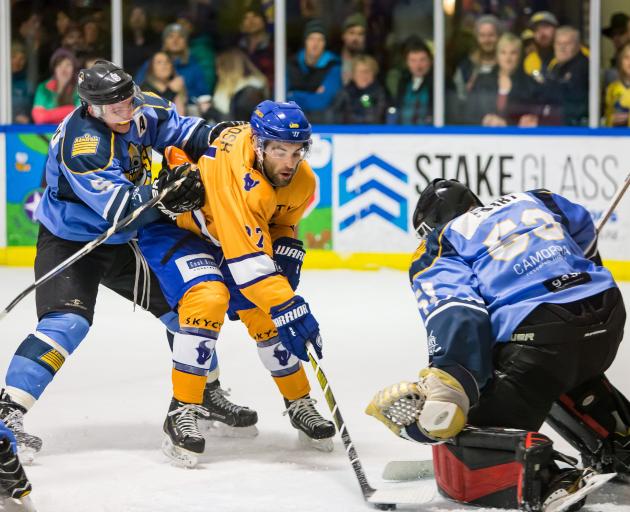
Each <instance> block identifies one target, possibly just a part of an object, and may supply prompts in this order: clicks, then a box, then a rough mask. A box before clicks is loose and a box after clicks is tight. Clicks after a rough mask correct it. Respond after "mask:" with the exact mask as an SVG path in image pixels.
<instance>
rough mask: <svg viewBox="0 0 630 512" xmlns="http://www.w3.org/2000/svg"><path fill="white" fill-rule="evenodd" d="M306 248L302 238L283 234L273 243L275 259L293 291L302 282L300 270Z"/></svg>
mask: <svg viewBox="0 0 630 512" xmlns="http://www.w3.org/2000/svg"><path fill="white" fill-rule="evenodd" d="M305 254H306V250H305V249H304V244H303V243H302V241H301V240H297V239H296V238H290V237H288V236H283V237H281V238H278V239H277V240H276V241H275V242H274V243H273V259H274V261H275V262H276V263H277V264H278V265H279V266H280V270H281V272H282V275H283V276H284V277H286V278H287V280H288V281H289V285H291V288H292V289H293V291H295V290H297V287H298V284H299V283H300V272H301V271H302V263H303V262H304V255H305Z"/></svg>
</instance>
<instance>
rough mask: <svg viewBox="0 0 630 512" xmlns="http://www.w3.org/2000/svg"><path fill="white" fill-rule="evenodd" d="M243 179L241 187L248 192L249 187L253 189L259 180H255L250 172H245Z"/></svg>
mask: <svg viewBox="0 0 630 512" xmlns="http://www.w3.org/2000/svg"><path fill="white" fill-rule="evenodd" d="M243 180H244V181H245V183H244V185H243V188H244V189H245V192H249V191H250V190H251V189H253V188H254V187H255V186H256V185H259V184H260V180H255V179H254V178H252V175H251V173H249V172H248V173H245V176H243Z"/></svg>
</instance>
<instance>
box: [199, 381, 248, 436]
mask: <svg viewBox="0 0 630 512" xmlns="http://www.w3.org/2000/svg"><path fill="white" fill-rule="evenodd" d="M228 396H230V391H229V390H226V389H223V388H221V383H220V382H219V381H218V380H215V381H214V382H210V383H208V384H206V389H205V390H204V392H203V406H204V408H205V409H206V410H207V411H208V413H209V416H208V417H207V418H205V419H207V420H209V423H206V422H204V423H202V425H203V426H204V427H206V428H207V433H208V434H209V435H211V436H219V437H255V436H257V435H258V429H257V428H256V426H255V425H256V423H257V422H258V413H257V412H256V411H254V410H253V409H250V408H249V407H245V406H242V405H237V404H235V403H233V402H231V401H230V400H228V399H227V397H228Z"/></svg>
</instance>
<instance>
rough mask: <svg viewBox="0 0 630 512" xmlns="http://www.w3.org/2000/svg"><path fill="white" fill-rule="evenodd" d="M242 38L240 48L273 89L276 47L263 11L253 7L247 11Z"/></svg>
mask: <svg viewBox="0 0 630 512" xmlns="http://www.w3.org/2000/svg"><path fill="white" fill-rule="evenodd" d="M240 30H241V38H240V39H239V42H238V46H239V48H240V49H241V50H243V51H244V52H245V54H246V55H247V56H248V57H249V60H251V61H252V62H253V64H254V66H256V67H257V68H258V69H259V70H260V72H261V73H262V74H263V75H265V77H266V78H267V83H268V84H269V87H271V88H273V85H274V80H275V75H274V55H273V53H274V47H273V40H272V39H271V35H270V34H269V32H268V31H267V20H266V19H265V15H264V13H263V11H262V10H259V9H255V8H253V7H251V8H249V9H247V10H246V11H245V14H244V15H243V19H242V20H241V25H240Z"/></svg>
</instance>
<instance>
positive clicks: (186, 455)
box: [162, 436, 199, 468]
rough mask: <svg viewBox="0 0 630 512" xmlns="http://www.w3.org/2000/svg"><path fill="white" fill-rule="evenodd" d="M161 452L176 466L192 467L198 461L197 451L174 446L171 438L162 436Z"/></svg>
mask: <svg viewBox="0 0 630 512" xmlns="http://www.w3.org/2000/svg"><path fill="white" fill-rule="evenodd" d="M162 453H163V454H164V455H166V456H167V457H168V458H169V459H170V460H171V461H172V462H173V463H174V464H175V465H176V466H180V467H183V468H194V467H195V466H196V465H197V462H198V461H199V458H198V455H199V454H197V453H194V452H191V451H190V450H185V449H184V448H180V447H179V446H175V445H174V444H173V442H172V441H171V438H170V437H168V436H164V439H163V440H162Z"/></svg>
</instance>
